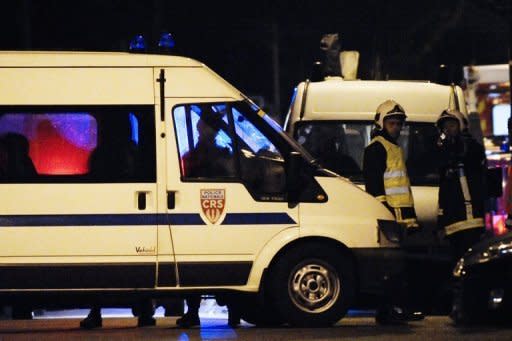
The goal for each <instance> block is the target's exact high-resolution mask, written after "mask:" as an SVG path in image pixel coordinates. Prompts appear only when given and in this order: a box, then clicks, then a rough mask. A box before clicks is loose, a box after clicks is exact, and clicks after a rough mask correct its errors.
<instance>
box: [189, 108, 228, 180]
mask: <svg viewBox="0 0 512 341" xmlns="http://www.w3.org/2000/svg"><path fill="white" fill-rule="evenodd" d="M223 124H224V121H223V120H222V117H221V115H220V114H219V113H216V112H214V111H213V110H211V109H210V110H203V112H202V114H201V117H200V119H199V121H198V122H197V125H196V127H197V132H198V142H197V144H196V145H195V147H194V148H193V149H192V150H190V151H189V152H187V153H185V154H184V155H183V157H182V161H183V167H184V176H185V177H192V178H212V177H213V178H225V177H233V176H234V175H235V163H234V160H233V155H232V152H231V151H230V150H229V148H228V147H223V146H219V145H218V144H217V141H216V139H217V136H218V134H219V132H220V131H221V129H222V126H223Z"/></svg>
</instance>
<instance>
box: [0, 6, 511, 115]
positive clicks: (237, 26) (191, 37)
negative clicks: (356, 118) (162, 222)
mask: <svg viewBox="0 0 512 341" xmlns="http://www.w3.org/2000/svg"><path fill="white" fill-rule="evenodd" d="M511 3H512V2H511V1H509V0H444V1H441V0H430V1H426V0H418V1H413V0H410V1H404V0H396V1H384V0H383V1H377V0H358V1H350V2H349V1H343V0H338V1H334V0H333V1H323V0H316V1H304V0H302V1H289V0H286V1H279V0H274V1H270V0H261V1H238V2H235V1H210V2H206V1H184V2H178V1H168V0H144V1H142V0H139V1H134V0H124V1H122V0H103V1H101V0H87V1H82V0H80V1H79V0H39V1H34V0H32V1H31V0H11V1H3V2H2V5H1V6H2V13H3V15H2V20H1V24H0V28H2V32H3V33H2V37H1V38H0V49H34V50H36V49H37V50H42V49H60V50H69V49H76V50H124V49H126V46H127V45H128V42H129V40H130V38H131V37H132V36H134V35H135V34H137V33H142V34H144V35H145V36H146V37H147V39H148V40H152V41H155V40H156V38H155V37H156V36H158V35H159V33H160V32H161V31H164V30H168V31H170V32H171V33H172V34H173V35H174V36H175V39H176V42H177V45H178V48H177V51H176V53H178V54H182V55H186V56H189V57H192V58H195V59H198V60H200V61H202V62H204V63H205V64H207V65H208V66H210V67H211V68H212V69H213V70H215V71H216V72H218V73H219V74H220V75H221V76H223V77H224V78H226V79H227V80H228V81H230V82H231V83H233V84H234V85H235V86H236V87H238V88H239V89H241V90H242V91H244V92H245V93H247V94H249V95H263V96H264V97H265V98H266V99H267V101H269V102H271V101H272V100H273V91H272V86H273V83H272V82H273V79H272V75H273V68H272V43H271V42H272V37H273V36H275V35H273V34H274V33H276V31H273V28H277V38H278V39H277V40H276V41H278V42H279V70H280V73H279V80H280V96H281V106H280V110H279V111H280V112H283V111H284V110H285V108H286V106H287V104H288V100H289V97H290V94H291V92H292V89H293V87H294V85H296V84H297V83H298V82H299V81H301V80H303V79H305V78H306V77H307V76H308V75H309V72H310V66H311V64H312V63H313V61H314V60H315V59H319V58H320V57H321V51H320V49H319V41H320V38H321V35H322V34H323V33H327V32H339V33H340V34H341V39H342V50H359V51H360V53H361V59H360V72H359V76H360V77H361V78H363V79H370V78H374V76H375V74H376V70H377V69H376V68H375V60H376V56H377V55H378V56H379V58H380V61H381V67H380V70H379V71H380V74H381V75H382V76H383V77H386V76H388V77H389V78H392V79H435V77H436V72H435V71H436V66H437V65H438V64H440V63H448V64H459V65H465V64H468V63H471V62H474V63H476V64H494V63H506V62H507V61H508V50H509V46H510V23H509V22H510V11H511V7H512V5H511Z"/></svg>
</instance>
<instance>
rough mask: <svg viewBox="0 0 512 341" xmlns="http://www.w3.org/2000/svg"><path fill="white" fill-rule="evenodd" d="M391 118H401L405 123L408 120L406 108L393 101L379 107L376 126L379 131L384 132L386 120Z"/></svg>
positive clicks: (383, 103)
mask: <svg viewBox="0 0 512 341" xmlns="http://www.w3.org/2000/svg"><path fill="white" fill-rule="evenodd" d="M390 117H396V118H401V119H403V120H404V121H405V119H406V118H407V115H406V114H405V110H404V108H402V106H401V105H400V104H398V103H397V102H395V101H393V100H392V99H388V100H386V101H384V102H382V103H381V104H380V105H379V106H378V107H377V112H376V113H375V125H376V126H377V129H379V130H382V129H383V128H384V120H385V119H387V118H390Z"/></svg>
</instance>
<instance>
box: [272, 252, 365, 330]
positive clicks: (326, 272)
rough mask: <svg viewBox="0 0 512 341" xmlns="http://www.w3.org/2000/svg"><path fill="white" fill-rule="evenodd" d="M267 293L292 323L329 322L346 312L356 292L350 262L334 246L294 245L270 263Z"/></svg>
mask: <svg viewBox="0 0 512 341" xmlns="http://www.w3.org/2000/svg"><path fill="white" fill-rule="evenodd" d="M270 281H271V282H270V286H271V290H270V295H272V298H273V300H274V302H275V305H276V307H277V309H278V310H279V313H280V315H281V316H283V317H285V318H286V320H287V322H288V323H289V324H290V325H293V326H302V327H320V326H329V325H332V324H334V323H336V322H337V321H339V320H340V319H341V318H342V317H343V316H345V314H346V312H347V310H348V307H349V306H350V304H351V302H352V300H353V298H354V295H355V279H354V271H353V267H352V263H351V262H350V261H349V259H347V257H346V255H345V254H344V253H342V252H339V251H338V250H336V249H334V248H329V247H326V246H325V245H320V244H311V245H307V246H305V247H301V248H297V249H293V250H291V251H290V252H288V253H287V254H285V255H284V256H283V257H281V258H280V259H279V260H278V261H277V262H276V263H275V265H274V266H273V268H272V270H271V277H270Z"/></svg>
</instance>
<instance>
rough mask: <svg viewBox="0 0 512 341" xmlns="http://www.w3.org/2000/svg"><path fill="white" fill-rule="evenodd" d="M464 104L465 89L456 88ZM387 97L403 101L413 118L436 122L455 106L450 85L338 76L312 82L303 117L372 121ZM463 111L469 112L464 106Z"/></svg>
mask: <svg viewBox="0 0 512 341" xmlns="http://www.w3.org/2000/svg"><path fill="white" fill-rule="evenodd" d="M457 93H458V96H459V103H464V97H463V93H462V91H461V90H460V88H459V90H458V91H457ZM387 99H394V100H395V101H397V102H398V103H400V104H401V105H402V106H403V108H404V109H405V112H406V114H407V116H408V120H410V121H422V122H435V120H436V119H437V117H438V116H439V115H440V114H441V112H442V111H443V110H445V109H446V108H448V107H453V105H450V102H452V103H453V95H452V91H451V87H450V86H446V85H440V84H434V83H429V82H418V81H361V80H355V81H344V80H343V79H341V78H339V77H335V78H328V79H326V80H325V81H322V82H311V83H309V86H308V90H307V99H306V107H305V110H304V112H305V114H304V120H315V119H316V120H318V119H320V120H329V119H333V120H335V119H340V118H341V117H340V116H343V119H347V120H350V119H353V120H373V118H374V116H375V110H376V109H377V107H378V106H379V104H381V103H382V102H384V101H385V100H387ZM461 111H462V112H464V113H466V108H465V107H464V106H463V107H462V108H461Z"/></svg>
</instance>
